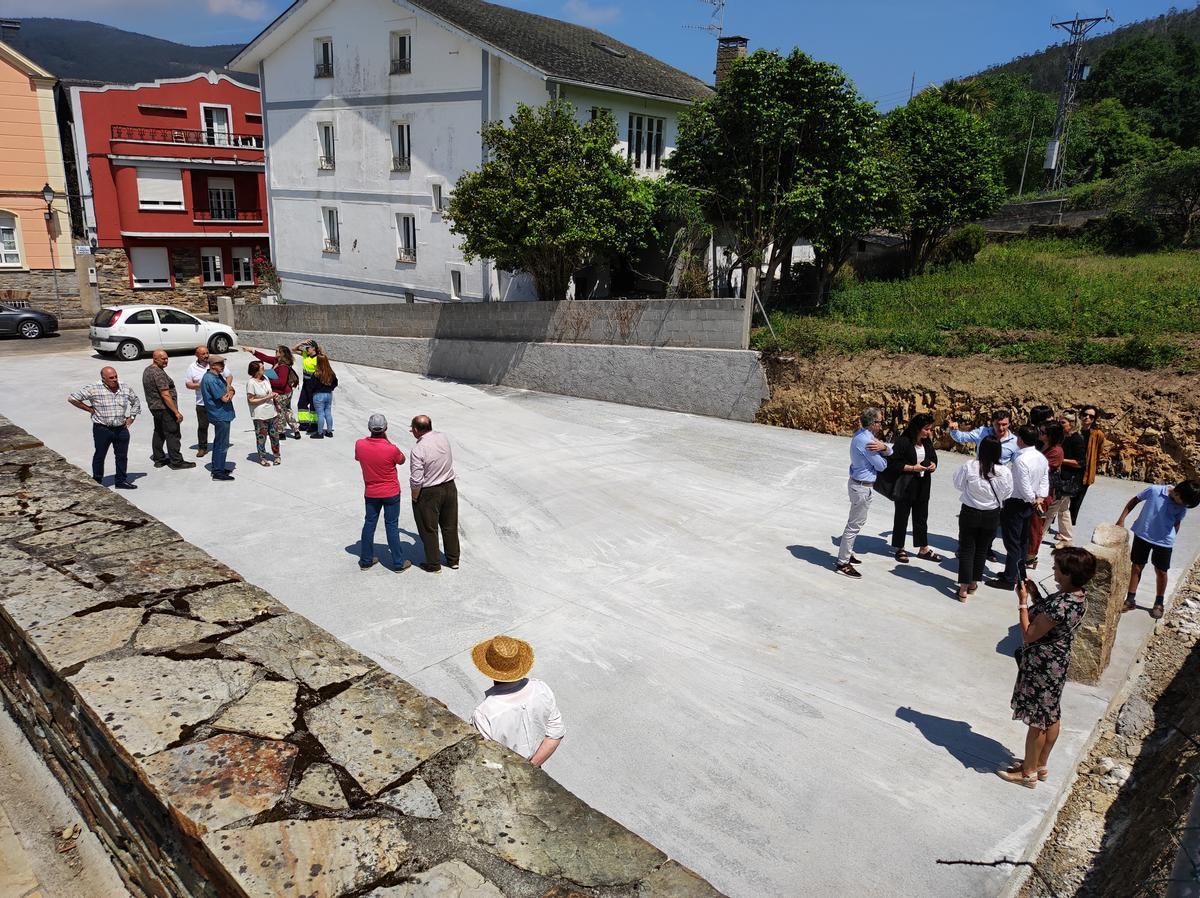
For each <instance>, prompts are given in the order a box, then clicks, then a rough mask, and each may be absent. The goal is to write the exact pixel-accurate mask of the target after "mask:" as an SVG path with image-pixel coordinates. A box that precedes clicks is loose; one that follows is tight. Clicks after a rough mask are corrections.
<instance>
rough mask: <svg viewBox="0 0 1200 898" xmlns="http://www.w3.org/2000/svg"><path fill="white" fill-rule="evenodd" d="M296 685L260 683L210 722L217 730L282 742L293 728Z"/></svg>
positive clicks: (270, 681) (273, 681) (270, 682)
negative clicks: (280, 740)
mask: <svg viewBox="0 0 1200 898" xmlns="http://www.w3.org/2000/svg"><path fill="white" fill-rule="evenodd" d="M299 691H300V687H299V686H297V685H296V684H295V683H280V682H277V681H275V680H262V681H261V682H258V683H255V684H254V685H253V686H251V687H250V691H249V692H247V693H246V695H245V697H244V698H242V699H241V700H240V701H238V702H237V703H235V704H233V705H230V706H229V707H228V708H227V709H226V710H225V712H224V713H223V714H222V715H221V716H220V717H218V718H217V719H216V720H214V721H213V722H212V725H213V726H214V727H216V728H217V729H218V730H232V731H234V732H236V733H249V734H250V735H252V736H262V737H263V738H264V739H282V738H284V737H285V736H287V735H289V734H290V733H291V732H292V730H293V729H295V726H296V693H297V692H299Z"/></svg>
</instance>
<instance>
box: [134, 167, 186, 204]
mask: <svg viewBox="0 0 1200 898" xmlns="http://www.w3.org/2000/svg"><path fill="white" fill-rule="evenodd" d="M137 182H138V205H139V206H150V207H158V208H168V209H182V208H183V172H181V171H179V170H178V169H162V168H139V169H138V170H137Z"/></svg>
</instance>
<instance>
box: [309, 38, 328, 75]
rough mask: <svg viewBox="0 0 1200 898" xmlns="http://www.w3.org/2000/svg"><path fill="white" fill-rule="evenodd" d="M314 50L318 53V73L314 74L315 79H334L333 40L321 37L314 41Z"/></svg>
mask: <svg viewBox="0 0 1200 898" xmlns="http://www.w3.org/2000/svg"><path fill="white" fill-rule="evenodd" d="M313 49H314V51H315V52H316V57H317V59H316V62H317V67H316V71H315V72H314V73H313V77H314V78H332V77H333V38H329V37H319V38H317V39H316V40H315V41H313Z"/></svg>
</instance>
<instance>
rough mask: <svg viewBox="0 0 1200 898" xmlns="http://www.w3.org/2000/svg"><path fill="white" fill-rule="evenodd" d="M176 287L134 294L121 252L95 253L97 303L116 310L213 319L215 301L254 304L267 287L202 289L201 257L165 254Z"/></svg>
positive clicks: (185, 253)
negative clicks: (149, 307) (160, 310)
mask: <svg viewBox="0 0 1200 898" xmlns="http://www.w3.org/2000/svg"><path fill="white" fill-rule="evenodd" d="M168 252H169V253H170V258H171V273H172V275H174V278H175V286H174V287H173V288H171V289H170V290H135V289H133V287H132V286H131V284H130V280H129V256H128V255H127V254H126V253H125V250H123V249H98V250H96V286H97V289H98V290H99V291H100V303H101V305H105V306H119V305H128V304H133V303H162V304H163V305H167V306H174V307H175V308H178V309H183V310H184V311H185V312H191V313H192V314H193V315H200V316H204V317H214V316H215V315H216V314H217V297H218V296H231V297H233V298H234V300H235V301H237V300H244V301H245V302H246V304H247V305H253V304H257V303H258V302H259V299H260V297H261V296H262V293H263V291H264V290H266V287H265V286H264V285H261V284H260V285H256V286H253V287H205V286H204V279H203V277H202V275H201V273H200V256H199V254H198V253H197V252H196V251H195V250H187V251H176V250H174V249H170V250H168Z"/></svg>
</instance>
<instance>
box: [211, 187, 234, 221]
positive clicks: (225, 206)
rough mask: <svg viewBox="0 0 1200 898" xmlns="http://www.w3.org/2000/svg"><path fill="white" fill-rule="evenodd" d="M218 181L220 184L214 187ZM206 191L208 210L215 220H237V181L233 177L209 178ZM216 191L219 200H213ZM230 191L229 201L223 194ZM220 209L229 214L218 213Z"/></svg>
mask: <svg viewBox="0 0 1200 898" xmlns="http://www.w3.org/2000/svg"><path fill="white" fill-rule="evenodd" d="M214 182H216V184H217V185H218V186H216V187H214V186H213V183H214ZM204 189H205V192H206V193H207V194H208V212H209V215H210V216H211V217H212V219H213V220H214V221H236V220H237V182H236V181H235V180H234V179H233V178H212V177H210V178H208V179H207V181H205V184H204ZM214 192H216V193H217V194H218V197H219V201H218V202H215V203H214V202H213V193H214ZM224 193H228V194H229V197H228V199H229V201H228V202H225V198H224V197H223V196H220V195H221V194H224ZM218 209H219V210H220V211H221V212H222V213H228V214H227V215H221V216H218V215H217V211H218Z"/></svg>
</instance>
